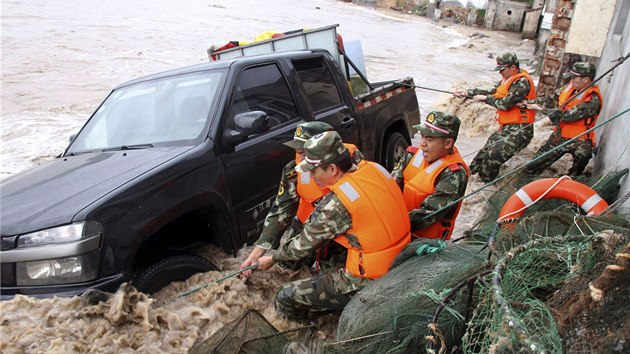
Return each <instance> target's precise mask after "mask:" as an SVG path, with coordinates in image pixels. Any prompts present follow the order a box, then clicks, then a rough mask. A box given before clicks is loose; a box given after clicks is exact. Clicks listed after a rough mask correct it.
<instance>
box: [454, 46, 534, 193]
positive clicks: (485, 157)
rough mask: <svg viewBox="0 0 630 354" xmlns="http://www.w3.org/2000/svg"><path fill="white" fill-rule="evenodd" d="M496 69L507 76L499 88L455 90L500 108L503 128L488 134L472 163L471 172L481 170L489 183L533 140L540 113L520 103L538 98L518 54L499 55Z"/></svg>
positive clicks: (502, 75) (458, 94)
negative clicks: (520, 64) (502, 167)
mask: <svg viewBox="0 0 630 354" xmlns="http://www.w3.org/2000/svg"><path fill="white" fill-rule="evenodd" d="M495 70H496V71H498V72H499V73H500V74H501V77H503V80H501V81H500V82H499V83H498V84H497V86H496V87H495V88H493V89H491V90H482V89H473V90H468V91H466V90H458V91H455V92H453V94H454V95H455V96H457V97H466V96H474V97H473V99H474V100H475V101H478V102H485V103H487V104H489V105H491V106H493V107H495V108H496V109H497V120H498V121H499V125H500V127H499V131H498V132H496V133H494V134H492V135H491V136H490V137H489V138H488V141H487V142H486V145H485V146H484V147H483V148H482V149H481V150H480V151H479V152H478V153H477V156H475V158H474V159H473V161H472V163H471V164H470V172H471V173H472V174H475V173H479V177H480V178H481V180H482V181H483V182H485V183H489V182H491V181H493V180H494V179H496V178H497V176H498V175H499V169H500V168H501V165H503V164H504V163H505V162H506V161H507V160H509V159H510V158H511V157H512V156H514V155H515V154H516V153H517V152H519V151H521V150H523V149H524V148H525V147H526V146H527V145H528V144H529V142H530V141H531V140H532V138H533V136H534V126H533V124H531V123H533V122H534V119H535V117H536V112H535V111H533V110H531V109H525V108H521V107H520V103H521V102H522V101H523V100H524V99H534V98H536V88H535V87H534V82H533V81H532V78H531V77H530V76H529V73H527V71H526V70H525V69H521V68H520V66H519V62H518V58H517V57H516V54H514V53H505V54H503V55H501V56H500V57H497V66H496V67H495Z"/></svg>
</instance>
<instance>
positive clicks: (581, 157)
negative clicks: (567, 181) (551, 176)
mask: <svg viewBox="0 0 630 354" xmlns="http://www.w3.org/2000/svg"><path fill="white" fill-rule="evenodd" d="M568 140H570V139H565V138H563V137H560V136H557V135H556V134H555V133H554V134H552V135H551V136H550V137H549V139H548V140H547V142H545V145H543V146H542V147H541V148H540V150H538V152H536V155H535V156H534V159H536V158H538V157H539V156H541V155H543V154H545V153H546V152H548V151H549V150H551V149H553V148H555V147H557V146H559V145H561V144H563V143H566V142H567V141H568ZM564 154H571V156H573V165H572V166H571V168H570V169H569V175H571V176H579V175H581V174H582V172H584V169H585V168H586V165H588V162H589V161H590V159H591V156H592V155H593V144H592V142H591V140H581V139H578V140H574V141H572V142H571V143H569V144H567V145H564V146H563V147H561V148H559V149H558V150H555V151H553V152H551V153H549V154H548V155H546V156H545V157H543V158H541V159H540V160H538V161H535V162H534V163H533V164H532V165H529V166H528V167H527V168H526V169H525V171H526V172H527V173H529V174H539V173H540V172H542V171H543V170H544V169H545V168H547V167H549V166H551V165H552V164H553V163H554V162H556V161H558V160H559V159H560V158H561V157H562V156H564Z"/></svg>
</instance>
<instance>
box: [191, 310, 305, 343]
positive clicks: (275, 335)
mask: <svg viewBox="0 0 630 354" xmlns="http://www.w3.org/2000/svg"><path fill="white" fill-rule="evenodd" d="M314 329H315V328H314V326H308V327H302V328H296V329H291V330H287V331H282V332H279V331H278V330H276V328H275V327H274V326H272V325H271V323H269V321H267V320H266V319H265V318H264V317H263V316H262V315H261V314H260V313H259V312H257V311H254V310H250V311H247V312H245V313H244V314H243V315H242V316H241V317H239V318H238V319H236V320H234V321H233V322H231V323H229V324H227V325H225V326H223V327H222V328H221V329H219V330H218V331H216V332H215V333H214V334H213V335H212V336H210V337H209V338H208V339H206V340H204V341H203V342H202V343H200V344H198V345H196V346H195V347H194V348H193V349H191V351H190V353H191V354H232V353H243V354H244V353H269V354H277V353H310V352H314V351H315V350H316V341H315V340H314Z"/></svg>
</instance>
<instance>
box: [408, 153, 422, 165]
mask: <svg viewBox="0 0 630 354" xmlns="http://www.w3.org/2000/svg"><path fill="white" fill-rule="evenodd" d="M422 160H424V157H422V154H416V156H414V157H413V160H412V161H411V166H413V167H420V164H421V163H422Z"/></svg>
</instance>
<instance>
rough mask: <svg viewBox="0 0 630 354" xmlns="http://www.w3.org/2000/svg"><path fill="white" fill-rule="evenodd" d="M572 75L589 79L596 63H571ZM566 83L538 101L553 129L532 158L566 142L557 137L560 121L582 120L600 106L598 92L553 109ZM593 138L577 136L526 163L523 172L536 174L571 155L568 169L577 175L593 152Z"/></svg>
mask: <svg viewBox="0 0 630 354" xmlns="http://www.w3.org/2000/svg"><path fill="white" fill-rule="evenodd" d="M570 75H572V76H588V77H590V78H591V79H593V78H594V77H595V66H594V65H593V64H589V63H584V62H578V63H575V64H574V65H573V69H572V71H571V72H570ZM565 87H566V85H565V86H563V87H561V88H559V89H557V90H556V91H555V93H554V95H553V97H550V96H548V97H545V98H541V99H539V100H538V102H540V103H541V104H542V105H543V106H545V108H544V109H543V110H542V113H543V114H544V115H546V116H548V117H549V119H550V120H551V122H552V123H553V124H554V125H556V131H555V132H554V133H553V134H552V135H551V136H550V137H549V139H548V140H547V141H546V142H545V145H543V146H542V147H541V148H540V149H539V150H538V151H537V152H536V155H535V156H534V159H536V158H539V156H541V155H543V154H545V153H547V152H548V151H550V150H551V149H553V148H555V147H557V146H559V145H562V144H564V143H566V142H567V141H568V140H570V139H567V138H563V137H562V136H560V127H559V124H560V122H577V121H580V120H583V119H588V118H592V117H595V116H597V115H598V114H599V112H600V111H601V109H602V102H601V100H600V98H599V96H598V95H591V97H590V99H589V100H588V101H585V102H582V103H580V104H578V105H575V106H573V107H571V108H569V109H568V110H566V111H564V110H561V109H558V108H555V107H556V106H557V105H558V98H559V96H560V94H561V93H562V91H563V90H564V89H565ZM593 143H594V141H591V140H590V139H576V140H574V141H573V142H571V143H569V144H567V145H564V146H563V147H561V148H559V149H558V150H555V151H554V152H552V153H550V154H548V155H547V156H545V157H543V158H542V159H540V160H537V161H535V162H534V163H532V164H531V165H529V166H528V167H527V168H526V169H525V171H526V172H527V173H530V174H539V173H540V172H542V171H543V170H544V169H545V168H547V167H549V166H551V165H552V164H553V163H554V162H556V161H558V160H559V159H560V158H561V157H562V156H564V154H571V156H572V157H573V164H572V166H571V168H570V169H569V175H571V176H579V175H581V174H582V172H584V169H585V168H586V165H588V162H589V161H590V159H591V156H592V155H593V146H594V144H593Z"/></svg>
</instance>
